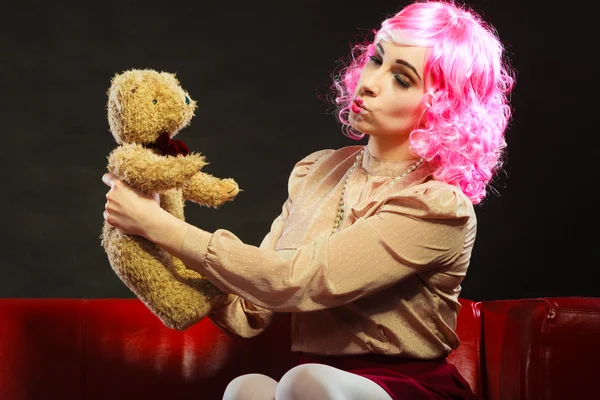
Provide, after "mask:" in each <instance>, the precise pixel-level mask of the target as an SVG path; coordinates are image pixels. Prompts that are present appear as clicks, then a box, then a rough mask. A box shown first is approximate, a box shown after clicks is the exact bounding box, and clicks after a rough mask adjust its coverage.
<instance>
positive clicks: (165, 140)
mask: <svg viewBox="0 0 600 400" xmlns="http://www.w3.org/2000/svg"><path fill="white" fill-rule="evenodd" d="M146 147H148V148H150V149H157V150H158V151H160V152H161V153H162V155H163V156H173V157H175V156H177V155H178V154H182V155H184V156H187V155H188V154H189V153H190V150H189V149H188V147H187V146H186V144H185V143H183V141H181V140H173V139H171V136H170V135H169V132H163V133H161V134H160V135H159V136H158V139H156V141H155V142H154V143H149V144H147V145H146Z"/></svg>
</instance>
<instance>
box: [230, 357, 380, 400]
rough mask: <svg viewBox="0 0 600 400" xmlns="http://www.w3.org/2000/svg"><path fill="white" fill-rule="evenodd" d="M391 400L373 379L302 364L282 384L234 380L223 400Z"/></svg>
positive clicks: (252, 377)
mask: <svg viewBox="0 0 600 400" xmlns="http://www.w3.org/2000/svg"><path fill="white" fill-rule="evenodd" d="M275 399H276V400H316V399H318V400H391V397H390V395H389V394H387V392H386V391H385V390H384V389H383V388H382V387H381V386H379V385H378V384H376V383H375V382H373V381H372V380H370V379H367V378H365V377H362V376H360V375H355V374H352V373H350V372H346V371H342V370H340V369H337V368H334V367H330V366H329V365H323V364H302V365H299V366H297V367H294V368H292V369H290V370H289V371H288V372H286V373H285V375H283V377H282V378H281V380H280V381H279V382H277V381H276V380H274V379H272V378H270V377H268V376H266V375H261V374H247V375H242V376H239V377H237V378H235V379H234V380H232V381H231V382H230V383H229V385H227V388H226V389H225V393H224V394H223V400H275Z"/></svg>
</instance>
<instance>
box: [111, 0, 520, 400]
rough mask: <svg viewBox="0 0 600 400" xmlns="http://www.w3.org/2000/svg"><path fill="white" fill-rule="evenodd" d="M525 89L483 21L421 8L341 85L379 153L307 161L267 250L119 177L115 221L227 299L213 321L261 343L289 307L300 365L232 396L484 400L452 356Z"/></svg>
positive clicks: (465, 13) (243, 385)
mask: <svg viewBox="0 0 600 400" xmlns="http://www.w3.org/2000/svg"><path fill="white" fill-rule="evenodd" d="M513 83H514V80H513V77H512V75H511V71H510V69H509V67H508V64H507V63H506V62H505V60H504V55H503V47H502V44H501V42H500V41H499V39H498V38H497V36H496V34H495V32H494V30H493V29H492V28H491V27H490V26H489V25H487V24H486V23H485V22H484V21H482V20H481V18H480V17H479V16H478V15H476V14H475V13H474V12H472V11H470V10H468V9H467V8H465V7H461V6H458V5H456V4H454V3H449V2H417V3H413V4H410V5H408V6H406V7H405V8H403V9H402V10H401V11H400V12H399V13H397V14H396V15H394V16H392V17H391V18H389V19H387V20H385V21H384V22H383V23H382V26H381V29H380V30H379V31H378V32H377V34H376V36H375V39H374V40H373V41H372V43H366V44H357V45H356V47H355V48H354V49H353V51H352V54H351V58H350V62H349V64H348V65H347V66H346V67H345V68H344V70H342V71H341V72H340V74H339V75H338V76H337V79H336V81H335V85H334V89H335V90H336V96H335V100H336V104H337V105H338V117H339V119H340V121H341V123H342V124H343V127H344V133H345V134H347V135H348V136H350V137H352V138H356V139H360V138H362V137H363V136H364V135H368V144H367V145H366V146H348V147H344V148H341V149H338V150H321V151H317V152H315V153H313V154H310V155H308V156H307V157H305V158H304V159H303V160H301V161H299V162H298V163H297V164H296V165H295V167H294V168H293V171H292V173H291V176H290V179H289V185H288V190H289V198H288V199H287V201H286V202H285V204H284V205H283V208H282V213H281V215H280V216H279V217H278V218H277V219H276V220H275V221H274V222H273V224H272V227H271V231H270V232H269V234H268V235H267V236H266V237H265V239H264V240H263V242H262V244H261V245H260V247H258V248H257V247H254V246H250V245H246V244H244V243H242V242H241V241H240V240H239V239H237V238H236V237H235V236H234V235H233V234H232V233H230V232H228V231H225V230H217V231H215V232H214V233H212V234H211V233H208V232H205V231H203V230H201V229H199V228H197V227H194V226H191V225H190V224H188V223H186V222H183V221H180V220H178V219H176V218H175V217H172V216H171V215H170V214H168V213H166V212H165V211H164V210H162V209H161V208H160V207H159V206H158V203H157V201H156V195H152V196H149V195H144V194H142V193H139V192H136V191H134V190H132V189H131V188H129V187H127V186H126V185H125V184H123V182H120V181H118V180H117V179H116V178H115V177H114V176H112V175H110V174H106V175H105V176H104V177H103V181H104V182H105V183H106V184H107V185H109V186H111V189H110V191H109V193H108V195H107V197H108V202H107V204H106V210H105V212H104V217H105V219H106V220H107V222H108V223H110V224H111V225H114V226H115V227H117V228H118V229H120V230H122V231H124V232H126V233H130V234H136V235H141V236H144V237H146V238H147V239H149V240H151V241H153V242H155V243H157V244H158V245H160V246H161V247H163V248H164V249H166V250H167V251H169V252H170V253H171V254H173V255H174V256H176V257H178V258H180V259H182V260H183V261H184V263H185V264H186V266H187V267H188V268H191V269H194V270H197V271H198V272H200V273H201V274H202V275H204V276H206V277H207V278H208V279H209V280H210V281H211V282H212V283H213V284H214V285H215V286H217V287H219V288H220V289H221V290H222V291H224V292H226V293H229V294H231V295H230V296H229V297H228V298H227V300H226V301H224V302H222V303H221V304H219V306H218V307H217V308H216V309H215V310H214V312H213V313H212V314H211V315H210V318H211V319H212V320H213V321H214V322H216V323H217V324H219V325H220V326H222V327H224V328H225V329H228V330H230V331H232V332H235V333H237V334H239V335H241V336H245V337H250V336H254V335H256V334H258V333H260V332H261V331H262V330H264V329H265V327H267V326H268V324H269V322H270V320H271V317H272V316H273V313H274V312H291V313H292V323H293V329H292V332H293V333H292V350H293V351H296V352H299V353H300V354H301V363H300V365H298V366H297V367H295V368H293V369H292V370H290V371H289V372H288V373H286V374H285V375H284V376H283V378H282V379H281V380H280V381H279V382H276V381H275V380H273V379H271V378H270V377H267V376H263V375H258V374H250V375H245V376H241V377H238V378H236V379H235V380H233V381H232V382H231V383H230V384H229V386H228V387H227V389H226V392H225V395H224V398H225V399H273V398H277V399H304V398H306V399H390V398H392V399H407V398H409V399H413V400H414V399H450V398H452V399H471V398H475V396H474V395H473V393H472V392H471V389H470V388H469V385H468V384H467V382H466V381H465V380H464V379H463V377H462V376H460V374H459V373H458V371H457V370H456V368H455V367H454V366H452V365H451V364H448V363H447V362H446V361H445V357H446V356H447V355H448V354H449V353H450V352H451V351H452V350H453V349H455V348H457V347H458V345H459V339H458V337H457V336H456V333H455V329H456V318H457V314H458V312H459V310H460V304H459V302H458V296H459V294H460V291H461V286H460V283H461V281H462V280H463V279H464V277H465V274H466V272H467V268H468V265H469V259H470V255H471V251H472V248H473V244H474V241H475V233H476V218H475V212H474V208H473V205H474V204H478V203H479V202H481V200H482V199H483V198H484V197H485V194H486V187H487V186H488V184H489V183H490V181H491V179H492V177H493V175H494V173H495V172H496V171H497V170H498V168H499V167H500V166H501V156H502V151H503V150H504V148H505V141H504V132H505V130H506V127H507V124H508V122H509V119H510V116H511V109H510V106H509V103H508V96H509V94H510V92H511V90H512V87H513Z"/></svg>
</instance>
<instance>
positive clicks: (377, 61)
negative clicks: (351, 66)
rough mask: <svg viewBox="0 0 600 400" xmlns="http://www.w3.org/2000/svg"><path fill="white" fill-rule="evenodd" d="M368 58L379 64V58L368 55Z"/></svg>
mask: <svg viewBox="0 0 600 400" xmlns="http://www.w3.org/2000/svg"><path fill="white" fill-rule="evenodd" d="M369 58H370V59H371V61H373V62H374V63H375V64H381V60H380V59H379V58H377V57H375V56H369Z"/></svg>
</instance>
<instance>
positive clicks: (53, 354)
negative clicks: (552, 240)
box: [0, 297, 600, 400]
mask: <svg viewBox="0 0 600 400" xmlns="http://www.w3.org/2000/svg"><path fill="white" fill-rule="evenodd" d="M461 302H462V304H463V308H462V310H461V312H460V314H459V320H458V335H459V337H460V339H461V346H460V347H459V348H458V349H457V350H456V351H454V352H453V353H452V354H451V355H450V357H449V361H450V362H452V363H454V364H455V365H456V366H457V368H458V369H459V370H460V371H461V373H462V374H463V375H464V376H465V378H466V379H467V380H468V382H469V383H470V384H471V385H472V388H473V390H474V391H475V392H476V393H478V394H480V395H481V397H482V398H483V399H490V400H497V399H504V400H521V399H528V400H546V399H560V400H565V399H567V400H571V399H573V400H575V399H577V400H579V399H598V398H600V393H598V389H596V387H595V386H596V385H595V383H594V382H595V379H596V378H597V377H598V374H599V373H600V368H599V367H600V298H584V297H559V298H538V299H519V300H501V301H500V300H498V301H484V302H473V301H470V300H466V299H462V300H461ZM289 338H290V328H289V316H288V315H286V314H281V315H280V318H279V319H277V320H276V322H275V324H274V325H272V326H271V327H270V328H269V329H267V330H266V331H265V332H264V333H263V334H262V335H259V336H257V337H255V338H252V339H241V338H237V337H233V336H230V335H229V334H227V333H225V332H222V331H221V330H220V329H219V328H217V327H216V326H215V325H214V324H213V323H212V322H211V321H210V320H208V319H205V320H203V321H201V322H199V323H198V324H196V325H194V326H192V327H191V328H189V329H187V330H185V331H182V332H178V331H175V330H172V329H169V328H167V327H165V326H164V325H162V323H161V322H160V320H159V319H158V318H156V317H155V316H154V315H153V314H152V313H150V311H149V310H148V309H147V308H146V307H145V306H144V305H143V304H142V303H141V302H140V301H139V300H138V299H18V298H17V299H11V298H6V299H0V399H1V400H32V399H44V400H53V399H60V400H71V399H78V400H79V399H85V400H97V399H107V400H108V399H110V400H119V399H128V400H129V399H144V400H151V399H160V400H165V399H202V400H212V399H221V395H222V393H223V390H224V388H225V386H226V385H227V383H228V382H229V381H230V380H231V379H233V378H234V377H235V376H238V375H240V374H243V373H249V372H259V373H263V374H267V375H270V376H272V377H273V378H275V379H278V378H280V377H281V376H282V374H283V373H284V372H285V371H286V370H287V369H288V368H290V367H291V366H293V365H294V361H295V357H294V354H292V353H291V352H290V351H289V347H290V342H289V341H290V339H289Z"/></svg>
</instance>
